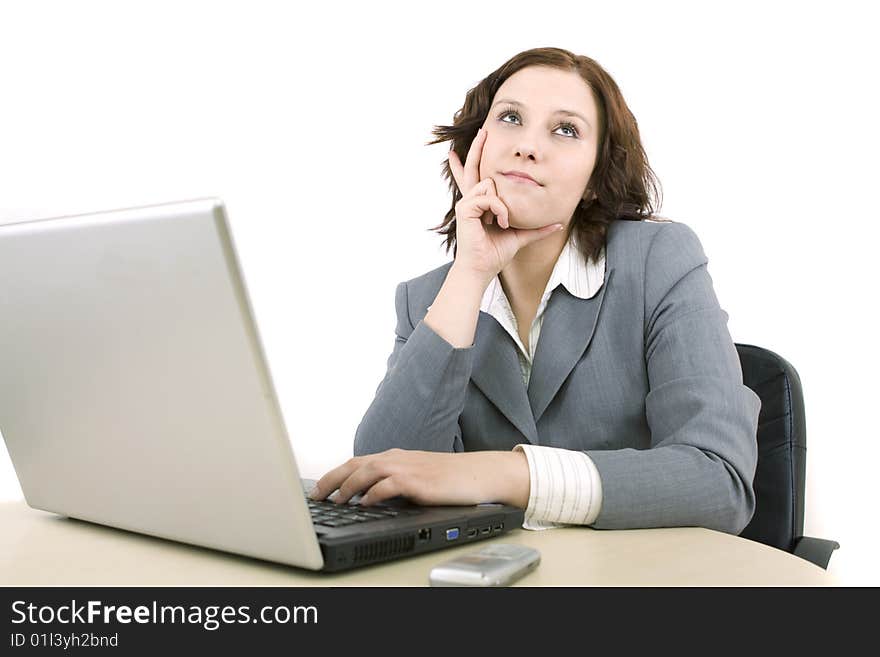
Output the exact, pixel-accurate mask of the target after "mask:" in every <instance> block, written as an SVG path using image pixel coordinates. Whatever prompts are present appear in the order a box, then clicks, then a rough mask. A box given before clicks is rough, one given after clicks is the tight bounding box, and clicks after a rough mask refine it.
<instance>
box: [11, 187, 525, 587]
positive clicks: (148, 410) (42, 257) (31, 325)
mask: <svg viewBox="0 0 880 657" xmlns="http://www.w3.org/2000/svg"><path fill="white" fill-rule="evenodd" d="M0 432H2V434H3V438H4V439H5V442H6V446H7V449H8V451H9V455H10V458H11V460H12V463H13V466H14V467H15V471H16V474H17V476H18V480H19V482H20V484H21V488H22V491H23V493H24V495H25V499H26V501H27V503H28V504H29V505H30V506H31V507H33V508H36V509H42V510H45V511H51V512H54V513H58V514H61V515H65V516H69V517H71V518H78V519H81V520H85V521H89V522H95V523H101V524H103V525H110V526H113V527H118V528H121V529H126V530H130V531H135V532H141V533H144V534H150V535H152V536H158V537H162V538H166V539H172V540H175V541H182V542H186V543H191V544H195V545H200V546H205V547H209V548H214V549H218V550H224V551H228V552H233V553H236V554H241V555H247V556H251V557H257V558H261V559H267V560H271V561H276V562H280V563H284V564H289V565H292V566H298V567H301V568H308V569H312V570H325V571H337V570H345V569H348V568H353V567H357V566H361V565H366V564H370V563H376V562H380V561H387V560H390V559H395V558H400V557H405V556H408V555H414V554H419V553H423V552H427V551H430V550H437V549H441V548H445V547H449V546H452V545H460V544H462V543H464V542H468V541H478V540H481V539H484V538H487V537H492V536H497V535H498V534H499V533H502V532H506V531H507V530H509V529H513V528H517V527H519V526H520V525H521V523H522V520H523V511H522V510H521V509H518V508H515V507H510V506H506V505H501V504H485V505H477V506H470V507H455V506H453V507H427V506H426V507H419V506H416V505H413V504H409V503H408V502H407V501H406V500H405V499H403V498H396V499H395V500H389V501H386V502H385V503H382V504H378V505H369V506H367V505H363V506H362V505H360V504H358V503H357V502H358V501H359V499H360V498H359V496H358V497H355V498H354V499H353V500H352V502H351V503H349V504H346V505H336V504H335V503H334V502H332V501H321V502H314V501H311V500H309V499H308V498H307V496H306V494H305V492H306V491H307V490H309V489H310V488H311V486H312V485H313V484H314V481H310V480H303V479H301V478H300V475H299V471H298V469H297V464H296V460H295V458H294V455H293V451H292V449H291V444H290V441H289V439H288V435H287V431H286V429H285V425H284V421H283V418H282V414H281V410H280V407H279V404H278V400H277V399H276V396H275V391H274V388H273V385H272V380H271V376H270V373H269V369H268V366H267V363H266V360H265V357H264V354H263V349H262V346H261V344H260V338H259V336H258V334H257V328H256V325H255V321H254V318H253V314H252V312H251V307H250V302H249V300H248V295H247V291H246V289H245V285H244V282H243V279H242V276H241V273H240V270H239V266H238V262H237V257H236V253H235V248H234V246H233V242H232V237H231V234H230V230H229V225H228V222H227V218H226V212H225V210H224V206H223V204H222V202H221V201H220V200H218V199H199V200H193V201H184V202H178V203H169V204H164V205H156V206H150V207H141V208H132V209H124V210H115V211H109V212H99V213H94V214H86V215H79V216H69V217H59V218H54V219H44V220H39V221H29V222H23V223H17V224H7V225H0ZM321 439H322V437H321V436H298V437H297V443H298V445H299V446H304V445H307V444H308V442H309V441H310V440H315V441H316V442H317V441H321Z"/></svg>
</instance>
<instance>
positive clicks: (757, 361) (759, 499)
mask: <svg viewBox="0 0 880 657" xmlns="http://www.w3.org/2000/svg"><path fill="white" fill-rule="evenodd" d="M736 350H737V352H738V353H739V360H740V364H741V365H742V373H743V383H745V384H746V385H747V386H748V387H749V388H751V389H752V390H754V391H755V394H757V395H758V397H760V398H761V413H760V415H759V417H758V468H757V471H756V472H755V498H756V505H755V515H754V516H752V520H751V522H749V524H748V526H747V527H746V528H745V529H744V530H743V531H742V532H741V533H740V536H742V537H743V538H748V539H750V540H753V541H758V542H759V543H764V544H765V545H771V546H773V547H775V548H779V549H780V550H785V551H786V552H791V553H792V554H795V555H797V556H799V557H801V558H803V559H806V560H807V561H810V562H812V563H814V564H816V565H817V566H820V567H822V568H828V561H829V560H830V559H831V553H832V552H834V550H836V549H837V548H839V547H840V544H839V543H837V542H836V541H829V540H825V539H821V538H811V537H809V536H804V491H805V488H806V472H807V425H806V419H805V417H804V395H803V391H802V388H801V379H800V377H799V376H798V373H797V371H796V370H795V369H794V367H792V365H791V363H789V362H788V361H787V360H785V359H784V358H782V357H781V356H779V355H778V354H775V353H773V352H772V351H770V350H768V349H764V348H762V347H756V346H754V345H750V344H736Z"/></svg>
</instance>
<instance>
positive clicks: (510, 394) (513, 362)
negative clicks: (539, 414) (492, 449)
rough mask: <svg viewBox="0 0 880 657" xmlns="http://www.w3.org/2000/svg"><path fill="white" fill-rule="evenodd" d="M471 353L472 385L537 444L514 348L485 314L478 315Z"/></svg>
mask: <svg viewBox="0 0 880 657" xmlns="http://www.w3.org/2000/svg"><path fill="white" fill-rule="evenodd" d="M474 350H475V353H474V367H473V370H472V372H471V379H472V380H473V382H474V384H475V385H476V386H477V387H478V388H479V389H480V390H482V391H483V394H484V395H486V397H488V398H489V400H490V401H491V402H492V403H493V404H495V406H496V407H498V410H499V411H501V412H502V413H503V414H504V416H505V417H506V418H507V419H508V420H510V422H511V423H512V424H513V426H515V427H516V428H517V429H519V431H520V432H521V433H522V434H523V435H524V436H525V437H526V439H527V440H528V441H529V442H530V443H532V444H537V443H538V429H537V427H536V426H535V421H534V419H533V418H532V410H531V407H530V406H529V398H528V396H527V394H526V387H525V385H523V380H522V372H521V371H520V367H519V357H518V356H517V353H516V345H515V344H514V342H513V339H512V338H511V337H510V336H509V335H508V334H507V331H505V330H504V328H503V327H502V326H501V324H499V323H498V321H497V320H496V319H495V318H494V317H492V315H489V314H488V313H484V312H480V316H479V319H478V320H477V333H476V338H475V339H474Z"/></svg>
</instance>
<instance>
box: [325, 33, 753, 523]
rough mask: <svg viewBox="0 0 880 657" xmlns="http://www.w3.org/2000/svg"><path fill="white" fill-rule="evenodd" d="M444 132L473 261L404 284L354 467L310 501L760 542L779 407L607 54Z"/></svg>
mask: <svg viewBox="0 0 880 657" xmlns="http://www.w3.org/2000/svg"><path fill="white" fill-rule="evenodd" d="M435 134H436V135H438V136H439V137H440V138H439V139H438V140H436V141H435V142H432V143H437V142H439V141H444V140H446V139H449V140H452V141H453V148H452V149H451V150H450V152H449V160H448V165H447V168H446V174H447V178H448V177H449V176H450V175H451V176H452V177H453V178H454V184H452V183H450V186H451V188H452V191H453V208H452V209H451V210H450V211H449V213H447V216H446V220H445V221H444V222H443V223H442V224H441V225H440V226H438V227H435V230H436V229H437V228H440V229H442V228H444V227H445V229H446V230H445V233H443V231H442V230H441V233H443V234H446V235H447V240H446V245H447V252H448V250H449V246H450V244H452V245H453V246H454V247H455V248H454V260H453V262H450V263H447V264H445V265H444V266H442V267H439V268H437V269H434V270H433V271H430V272H428V273H426V274H424V275H422V276H419V277H417V278H415V279H412V280H409V281H405V282H403V283H400V284H399V285H398V287H397V290H396V306H397V329H396V333H397V337H396V341H395V345H394V349H393V352H392V354H391V356H390V358H389V359H388V369H387V373H386V375H385V377H384V379H383V380H382V382H381V383H380V384H379V387H378V389H377V391H376V396H375V399H374V400H373V402H372V404H371V405H370V407H369V409H368V410H367V412H366V414H365V415H364V418H363V420H362V421H361V423H360V425H359V426H358V428H357V431H356V435H355V443H354V453H355V457H354V458H352V459H350V460H349V461H347V462H346V463H344V464H342V465H341V466H339V467H338V468H335V469H334V470H332V471H330V472H328V473H327V474H325V475H324V476H323V477H322V478H321V479H320V480H319V481H318V482H317V485H316V488H315V489H314V490H313V491H312V492H311V494H310V495H311V497H312V498H313V499H323V498H325V497H327V495H328V494H329V493H331V492H333V491H335V490H336V489H337V488H338V491H339V492H338V493H337V494H336V495H335V496H334V497H333V498H331V499H334V500H335V501H336V502H340V503H341V502H347V501H349V500H350V499H351V498H352V497H353V496H354V495H357V494H361V493H363V497H362V498H361V500H360V503H361V504H365V505H369V504H373V503H376V502H379V501H381V500H385V499H388V498H390V497H395V496H398V495H402V496H405V497H407V498H410V499H412V500H413V501H415V502H417V503H420V504H428V505H431V504H477V503H481V502H504V503H507V504H511V505H515V506H518V507H520V508H523V509H525V510H526V513H525V523H524V524H523V526H524V527H525V528H529V529H542V528H547V527H554V526H559V525H562V524H583V525H591V526H593V527H595V528H600V529H606V528H608V529H612V528H613V529H618V528H639V527H661V526H703V527H708V528H712V529H717V530H720V531H725V532H729V533H733V534H738V533H740V532H741V531H742V530H743V529H744V528H745V526H746V525H747V524H748V522H749V520H750V519H751V517H752V514H753V512H754V506H755V496H754V491H753V479H754V474H755V467H756V464H757V441H756V434H757V422H758V413H759V410H760V404H761V402H760V398H759V397H758V396H757V395H756V394H755V393H754V392H752V391H751V390H750V389H749V388H748V387H746V386H744V385H743V383H742V372H741V369H740V364H739V358H738V355H737V352H736V349H735V346H734V344H733V341H732V339H731V337H730V334H729V332H728V330H727V326H726V324H727V319H728V316H727V313H726V312H725V311H723V310H722V309H721V308H720V306H719V304H718V301H717V299H716V296H715V293H714V290H713V287H712V281H711V278H710V276H709V274H708V271H707V268H706V264H707V258H706V256H705V254H704V252H703V249H702V245H701V244H700V241H699V239H698V238H697V236H696V235H695V233H694V232H693V231H692V230H691V229H690V228H689V227H687V226H686V225H685V224H682V223H676V222H669V221H660V220H657V219H656V216H655V215H654V214H653V210H652V208H651V204H650V202H649V199H648V194H647V186H648V185H652V184H653V172H652V171H651V169H650V167H649V166H648V164H647V158H646V157H645V154H644V151H643V149H642V146H641V142H640V137H639V132H638V128H637V125H636V121H635V119H634V117H633V116H632V114H631V113H630V112H629V109H628V108H627V105H626V103H625V102H624V100H623V97H622V96H621V93H620V91H619V89H618V87H617V85H616V84H615V82H614V81H613V80H612V79H611V77H610V76H609V75H608V74H607V73H606V72H605V71H604V70H603V69H602V68H601V67H600V66H599V65H598V64H597V63H596V62H595V61H593V60H591V59H589V58H587V57H583V56H575V55H573V54H572V53H570V52H568V51H565V50H560V49H556V48H538V49H533V50H529V51H526V52H523V53H520V54H519V55H517V56H515V57H513V58H512V59H511V60H510V61H508V62H507V63H505V64H504V65H503V66H502V67H501V68H499V69H498V70H497V71H495V72H494V73H492V74H491V75H489V76H488V77H487V78H485V79H484V80H483V81H481V82H480V83H479V84H478V85H477V86H476V87H475V88H474V89H472V90H471V91H470V92H469V93H468V94H467V97H466V99H465V103H464V106H463V107H462V109H461V110H460V111H458V112H457V113H456V115H455V122H454V125H453V126H451V127H441V128H440V129H439V131H437V132H435ZM463 144H467V148H466V149H463V148H460V146H461V145H463ZM460 150H461V151H464V150H466V151H467V155H466V159H465V161H464V164H462V162H461V157H460V156H459V151H460ZM512 172H516V173H512ZM655 191H656V189H655ZM481 311H482V312H481ZM600 311H601V312H600ZM539 336H540V340H539Z"/></svg>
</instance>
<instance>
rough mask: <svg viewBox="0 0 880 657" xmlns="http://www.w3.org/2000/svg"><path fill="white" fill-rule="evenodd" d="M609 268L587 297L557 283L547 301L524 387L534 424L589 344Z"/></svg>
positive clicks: (607, 281) (603, 295) (597, 316)
mask: <svg viewBox="0 0 880 657" xmlns="http://www.w3.org/2000/svg"><path fill="white" fill-rule="evenodd" d="M612 271H613V270H612V269H608V270H607V271H606V272H605V280H604V282H603V283H602V287H601V289H600V290H599V291H598V292H597V293H596V294H595V295H593V296H592V297H590V298H589V299H580V298H578V297H576V296H574V295H572V294H570V293H569V292H568V290H566V289H565V287H564V286H560V287H559V288H557V289H556V291H555V292H554V293H553V295H552V296H551V297H550V300H549V301H548V302H547V308H546V309H545V310H544V313H545V314H544V323H543V324H542V325H541V335H540V336H539V337H538V345H537V346H536V347H535V355H534V357H533V359H532V374H531V377H530V378H529V389H528V398H529V405H530V408H531V413H532V417H533V418H534V422H535V424H536V425H537V423H538V421H540V419H541V416H542V415H543V414H544V411H545V410H547V407H548V406H549V405H550V402H551V401H552V400H553V398H554V397H555V396H556V393H557V392H558V391H559V388H560V387H561V386H562V384H563V382H564V381H565V379H566V378H568V375H569V374H571V371H572V370H573V369H574V366H575V365H577V363H578V361H580V359H581V357H582V356H583V355H584V352H585V351H586V350H587V347H589V346H590V341H591V340H592V339H593V333H594V331H595V330H596V321H597V320H598V318H599V310H600V309H601V308H602V300H603V299H604V298H605V292H606V291H607V290H608V285H609V283H610V281H611V273H612Z"/></svg>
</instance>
